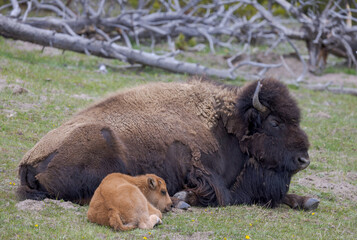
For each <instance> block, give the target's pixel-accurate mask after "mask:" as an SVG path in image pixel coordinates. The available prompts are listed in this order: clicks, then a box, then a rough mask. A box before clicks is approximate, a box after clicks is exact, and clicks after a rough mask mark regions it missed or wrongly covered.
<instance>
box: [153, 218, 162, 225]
mask: <svg viewBox="0 0 357 240" xmlns="http://www.w3.org/2000/svg"><path fill="white" fill-rule="evenodd" d="M160 224H162V220H161V218H159V217H157V222H156V224H155V225H160Z"/></svg>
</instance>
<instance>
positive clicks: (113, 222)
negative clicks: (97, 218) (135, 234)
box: [109, 210, 136, 231]
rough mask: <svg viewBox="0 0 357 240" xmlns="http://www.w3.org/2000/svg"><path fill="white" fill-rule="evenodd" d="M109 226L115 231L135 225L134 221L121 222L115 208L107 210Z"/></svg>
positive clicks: (125, 229)
mask: <svg viewBox="0 0 357 240" xmlns="http://www.w3.org/2000/svg"><path fill="white" fill-rule="evenodd" d="M109 226H111V227H112V228H114V230H115V231H118V230H122V231H128V230H131V229H134V228H136V225H135V224H134V223H128V224H123V222H122V221H121V219H120V217H119V213H118V212H117V211H115V210H110V211H109Z"/></svg>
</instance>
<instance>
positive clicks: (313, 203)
mask: <svg viewBox="0 0 357 240" xmlns="http://www.w3.org/2000/svg"><path fill="white" fill-rule="evenodd" d="M319 203H320V201H319V200H317V199H315V198H309V199H308V200H306V201H305V202H304V205H303V206H302V207H303V209H304V210H307V211H310V210H315V209H316V208H317V207H318V206H319Z"/></svg>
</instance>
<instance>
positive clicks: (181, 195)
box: [174, 191, 187, 201]
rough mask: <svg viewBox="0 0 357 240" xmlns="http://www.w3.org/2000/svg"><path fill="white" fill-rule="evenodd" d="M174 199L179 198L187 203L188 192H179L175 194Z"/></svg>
mask: <svg viewBox="0 0 357 240" xmlns="http://www.w3.org/2000/svg"><path fill="white" fill-rule="evenodd" d="M174 197H176V198H178V199H179V200H181V201H186V199H187V192H186V191H181V192H177V193H175V195H174Z"/></svg>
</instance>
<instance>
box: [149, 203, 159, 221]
mask: <svg viewBox="0 0 357 240" xmlns="http://www.w3.org/2000/svg"><path fill="white" fill-rule="evenodd" d="M148 210H149V215H156V216H158V217H159V218H162V213H161V211H160V210H159V209H157V208H156V207H154V206H153V205H152V204H151V203H149V202H148Z"/></svg>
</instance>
